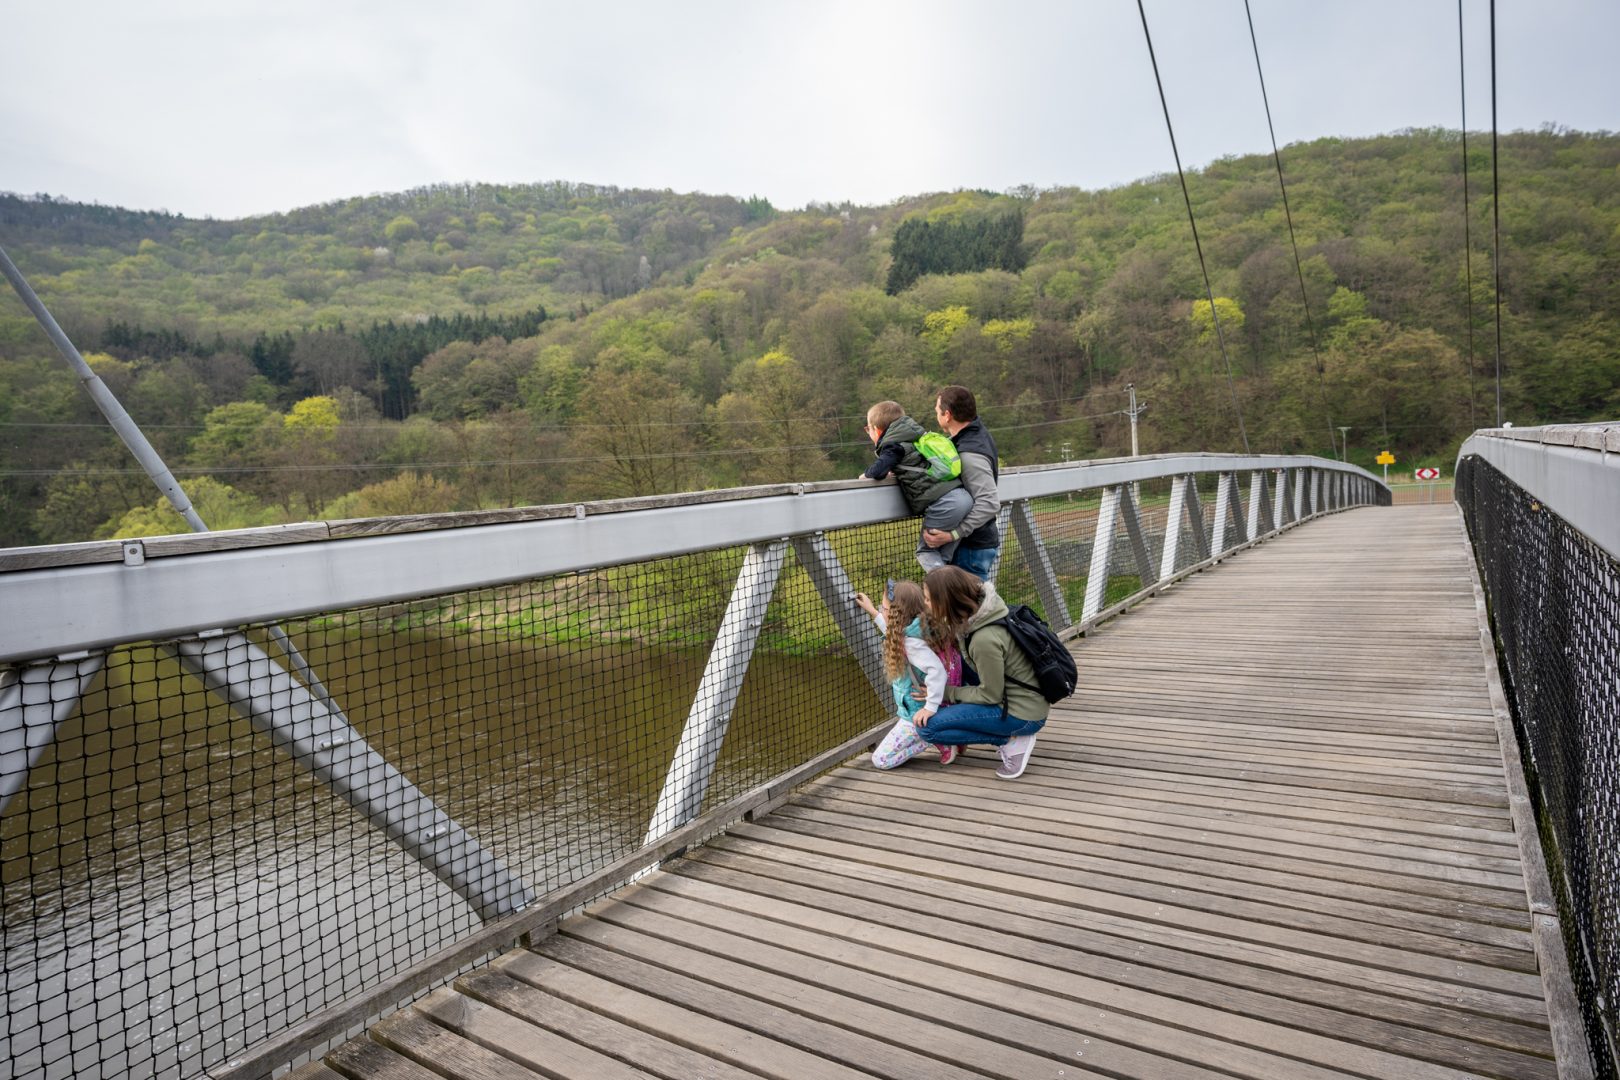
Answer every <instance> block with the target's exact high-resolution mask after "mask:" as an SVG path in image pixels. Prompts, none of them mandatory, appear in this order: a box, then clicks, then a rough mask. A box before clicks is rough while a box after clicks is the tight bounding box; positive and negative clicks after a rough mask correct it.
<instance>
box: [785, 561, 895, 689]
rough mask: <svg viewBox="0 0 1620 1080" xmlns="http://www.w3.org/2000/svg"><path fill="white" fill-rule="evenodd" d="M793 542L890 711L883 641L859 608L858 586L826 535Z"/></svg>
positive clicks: (806, 571)
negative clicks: (884, 669)
mask: <svg viewBox="0 0 1620 1080" xmlns="http://www.w3.org/2000/svg"><path fill="white" fill-rule="evenodd" d="M792 542H793V552H794V554H795V555H797V556H798V558H799V565H800V566H802V567H804V572H805V573H807V574H809V575H810V583H811V584H812V585H814V586H815V587H816V594H817V595H818V596H820V597H821V602H822V603H823V604H825V605H827V612H828V613H829V614H830V615H832V617H833V622H834V623H836V624H837V625H838V629H839V632H840V633H842V634H843V635H844V643H845V644H846V645H848V646H849V651H850V652H851V653H853V654H854V655H855V659H856V661H857V662H859V664H860V665H861V671H862V672H864V673H865V675H866V681H867V682H869V683H871V684H872V692H873V693H875V694H876V695H877V696H878V699H879V700H880V701H882V702H883V707H884V708H885V709H887V708H889V706H890V703H891V702H892V701H893V698H892V697H891V696H890V693H889V677H888V676H887V675H885V674H884V673H883V639H882V637H881V636H880V635H879V634H878V632H877V626H876V624H875V623H873V622H872V620H871V619H870V618H868V617H867V615H866V612H864V611H862V610H861V609H860V608H858V607H856V606H855V599H854V597H855V586H854V585H853V584H852V583H851V582H850V580H849V575H848V574H846V573H845V572H844V567H843V564H842V563H840V562H839V561H838V555H837V553H836V552H834V551H833V549H832V545H831V544H829V543H828V542H827V537H826V535H825V534H823V533H816V534H814V535H812V536H795V537H794V538H793V541H792Z"/></svg>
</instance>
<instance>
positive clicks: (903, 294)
mask: <svg viewBox="0 0 1620 1080" xmlns="http://www.w3.org/2000/svg"><path fill="white" fill-rule="evenodd" d="M1489 148H1490V140H1489V138H1488V137H1478V138H1476V137H1474V136H1470V139H1469V152H1470V155H1471V161H1470V165H1469V169H1470V176H1471V180H1470V209H1471V221H1470V222H1469V223H1468V229H1469V232H1470V233H1471V248H1472V255H1471V262H1472V279H1473V298H1472V299H1473V318H1472V324H1470V321H1469V315H1468V312H1469V304H1468V301H1469V297H1468V293H1467V289H1466V281H1467V273H1466V264H1467V262H1468V261H1469V259H1468V251H1469V249H1468V248H1467V247H1465V243H1464V215H1463V161H1462V154H1461V141H1460V138H1459V136H1458V134H1457V133H1456V132H1445V131H1415V132H1403V133H1400V134H1396V135H1390V136H1385V137H1380V138H1375V139H1360V140H1339V139H1323V140H1319V141H1316V142H1312V143H1307V144H1299V145H1295V146H1291V147H1288V148H1286V149H1285V150H1284V151H1283V153H1282V158H1283V164H1284V168H1285V170H1286V179H1287V181H1288V198H1289V206H1290V209H1291V212H1292V218H1293V225H1294V229H1295V232H1296V234H1297V237H1298V243H1299V248H1300V256H1301V259H1302V263H1301V264H1300V265H1299V266H1298V267H1297V268H1296V263H1295V261H1294V257H1293V254H1292V249H1291V248H1290V245H1289V236H1288V227H1287V222H1286V221H1285V218H1284V210H1283V202H1282V199H1281V196H1280V193H1279V190H1278V183H1277V176H1276V173H1275V167H1274V164H1273V161H1272V158H1271V157H1270V156H1269V155H1265V156H1252V157H1243V158H1233V159H1228V160H1223V161H1220V162H1217V163H1215V164H1213V165H1211V166H1210V167H1208V168H1207V169H1204V170H1202V171H1200V172H1196V173H1192V174H1189V176H1188V183H1189V185H1190V189H1191V196H1192V201H1193V205H1194V210H1195V213H1196V215H1197V219H1198V232H1199V237H1200V239H1201V241H1202V245H1203V252H1204V256H1205V259H1206V261H1207V263H1208V266H1209V272H1210V274H1211V277H1212V281H1213V289H1214V293H1215V296H1216V303H1215V312H1216V314H1217V315H1218V316H1219V327H1220V331H1221V332H1220V333H1219V334H1217V333H1216V325H1215V320H1214V319H1212V318H1211V312H1210V305H1209V303H1208V301H1207V300H1206V299H1205V298H1204V285H1203V279H1202V277H1201V275H1200V271H1199V264H1198V259H1197V256H1196V254H1195V252H1194V247H1193V242H1192V234H1191V231H1190V229H1189V227H1188V224H1187V217H1186V211H1185V207H1184V204H1183V201H1182V194H1181V188H1180V185H1179V183H1178V181H1177V179H1176V177H1175V176H1174V175H1173V174H1171V175H1168V176H1160V177H1154V178H1150V179H1147V180H1144V181H1141V182H1139V183H1135V184H1130V185H1127V186H1124V187H1120V188H1116V189H1111V190H1106V191H1095V192H1088V191H1080V190H1075V189H1062V188H1060V189H1049V190H1048V189H1043V190H1035V189H1028V190H1019V191H1014V192H1008V193H1002V194H995V193H987V192H971V191H959V192H954V193H948V194H939V195H931V196H926V197H919V198H915V199H910V200H904V201H902V202H899V203H896V204H894V205H889V206H882V207H860V206H850V205H846V206H812V207H810V208H808V209H806V210H804V211H798V212H792V213H782V212H778V211H776V210H774V209H773V208H772V207H771V206H770V205H769V204H768V203H767V202H765V201H764V200H761V199H757V198H756V199H735V198H730V197H725V196H708V195H678V194H674V193H671V192H667V191H665V192H659V191H626V190H618V189H613V188H602V187H592V186H587V185H576V184H564V183H551V184H541V185H532V186H506V187H502V186H491V185H479V184H466V185H453V186H442V187H433V188H426V189H420V190H416V191H410V192H405V193H401V194H396V195H383V196H371V197H366V198H354V199H349V200H345V201H342V202H338V203H332V204H327V205H323V206H314V207H307V208H304V209H301V210H296V211H292V212H290V213H287V214H280V215H274V216H270V217H263V218H253V219H246V220H241V221H215V220H195V219H187V218H183V217H179V216H175V215H172V214H167V213H162V212H142V211H131V210H123V209H118V208H110V207H102V206H91V205H83V204H76V203H68V202H63V201H60V200H53V199H49V198H46V197H23V196H13V195H0V245H3V246H4V247H5V248H6V250H7V251H8V252H9V253H10V254H11V255H12V257H13V258H14V259H15V260H16V262H17V263H18V264H19V266H20V267H21V268H22V270H23V271H24V273H25V274H27V275H28V276H29V278H30V279H31V281H32V283H33V285H34V287H35V288H36V290H37V291H38V292H39V294H40V296H41V297H42V298H43V299H44V300H45V302H46V303H47V304H48V305H49V306H50V307H51V309H52V310H53V312H54V313H55V314H56V316H57V318H58V319H59V320H60V321H61V322H62V324H63V326H64V328H65V329H66V330H67V331H68V333H69V334H70V335H71V336H72V337H73V339H74V340H75V341H76V342H77V343H78V345H79V347H80V349H81V350H82V351H83V352H85V353H86V354H87V356H89V357H90V359H91V362H92V364H93V366H94V367H95V368H96V370H97V371H98V372H99V373H100V374H101V376H102V378H104V379H105V380H106V381H107V383H108V384H109V386H111V387H112V389H113V390H114V391H115V392H116V393H117V394H118V395H119V397H120V399H121V400H123V401H124V402H125V403H126V405H127V406H128V408H129V410H130V412H131V414H132V415H133V416H134V417H135V418H136V420H137V421H138V422H139V423H141V425H142V426H143V428H145V430H146V431H147V433H148V435H149V436H150V437H151V438H152V440H153V442H154V443H155V444H156V445H157V446H158V448H159V449H160V450H161V451H162V453H163V454H164V455H165V457H166V458H167V460H168V461H169V463H170V464H171V466H173V467H175V471H176V472H177V474H179V475H180V476H181V477H182V479H183V480H184V481H185V482H186V485H187V487H188V489H190V490H191V491H192V492H193V497H194V499H195V500H196V501H197V503H198V505H199V509H200V511H201V512H202V514H203V516H204V518H205V519H206V520H208V521H209V523H210V524H211V525H212V526H213V527H215V528H230V527H237V526H242V525H250V524H261V523H272V522H277V521H289V520H301V519H306V518H316V517H320V518H334V517H346V516H365V515H373V514H397V513H412V512H422V511H436V510H446V509H465V508H474V507H487V506H504V505H514V504H524V503H537V502H550V501H555V500H559V499H568V498H595V497H612V496H619V495H629V494H644V493H653V492H660V491H671V490H680V489H690V488H697V487H712V486H722V485H729V484H737V483H752V482H766V481H775V480H786V479H795V480H809V479H821V478H827V477H834V476H849V475H853V474H854V473H855V472H856V471H857V470H858V468H859V467H861V465H862V464H863V463H864V461H865V460H866V457H867V452H866V444H865V443H864V437H863V436H862V434H861V430H860V425H861V415H862V413H863V411H864V408H865V406H866V405H867V404H869V403H870V402H872V401H875V400H879V399H881V398H886V397H893V398H896V399H898V400H900V401H901V402H903V403H904V404H905V405H906V406H907V407H908V408H910V409H911V410H912V411H913V413H914V415H917V416H919V417H920V418H927V417H928V416H930V415H931V408H930V406H931V404H932V392H933V389H934V388H935V387H937V386H938V385H940V384H943V383H947V382H959V383H962V384H965V385H967V386H970V387H972V388H973V389H974V390H975V391H976V392H977V393H978V395H979V398H980V402H981V405H982V406H983V408H984V412H985V417H986V419H987V421H988V422H989V424H990V426H991V428H992V430H993V431H994V432H995V434H996V437H997V440H998V442H999V443H1000V444H1001V446H1002V449H1003V457H1004V459H1005V460H1007V461H1008V462H1010V463H1015V464H1017V463H1033V462H1040V461H1051V460H1058V459H1061V458H1063V457H1065V456H1067V457H1071V458H1078V457H1087V456H1102V455H1111V454H1118V453H1122V452H1125V451H1126V450H1128V447H1129V434H1128V428H1127V425H1126V422H1125V419H1124V417H1123V415H1122V413H1121V410H1123V409H1124V407H1125V403H1126V397H1125V393H1124V390H1125V386H1126V384H1127V383H1128V382H1134V384H1135V386H1136V390H1137V394H1138V397H1139V398H1140V399H1141V400H1142V401H1143V402H1145V403H1146V406H1147V411H1146V413H1145V414H1144V415H1143V417H1142V420H1141V441H1142V450H1143V452H1157V451H1164V450H1194V449H1208V450H1238V449H1241V448H1242V446H1241V442H1240V434H1239V432H1240V424H1239V416H1238V409H1237V408H1234V404H1233V398H1234V395H1235V397H1236V399H1237V403H1238V407H1239V408H1240V409H1241V416H1242V424H1241V429H1242V430H1243V431H1244V432H1246V434H1247V437H1248V441H1249V444H1250V446H1251V447H1252V448H1254V449H1255V450H1257V451H1286V452H1294V451H1303V452H1314V453H1319V454H1323V455H1329V454H1336V453H1337V448H1336V447H1334V445H1333V442H1332V441H1331V440H1332V439H1333V438H1334V437H1335V436H1336V435H1337V428H1338V427H1340V426H1347V427H1348V428H1349V429H1350V433H1349V437H1348V452H1349V456H1350V458H1351V459H1352V460H1355V461H1359V462H1361V463H1363V464H1370V463H1371V460H1372V457H1373V455H1374V454H1376V453H1377V452H1378V451H1379V450H1382V449H1385V448H1389V449H1392V450H1394V451H1395V452H1396V454H1397V455H1398V456H1399V457H1400V459H1401V462H1402V464H1403V465H1406V464H1408V463H1412V462H1417V461H1423V462H1433V463H1438V464H1449V455H1451V454H1453V453H1454V452H1455V448H1456V446H1457V445H1458V443H1459V441H1460V440H1461V439H1462V438H1463V437H1464V436H1465V435H1466V433H1467V432H1468V431H1470V430H1472V429H1473V428H1474V427H1475V426H1483V425H1486V424H1489V423H1492V422H1494V418H1495V409H1496V390H1495V382H1494V379H1495V371H1496V367H1497V333H1496V317H1495V310H1494V306H1493V273H1494V266H1493V259H1492V244H1491V238H1492V210H1493V206H1492V200H1491V197H1490V187H1489V182H1490V169H1491V162H1490V156H1489ZM1500 171H1501V184H1502V192H1501V205H1500V215H1501V231H1502V247H1503V256H1502V266H1501V276H1502V287H1503V292H1504V297H1505V306H1504V309H1503V311H1502V315H1501V366H1502V374H1503V379H1502V394H1503V402H1504V413H1505V415H1506V417H1507V418H1508V419H1510V420H1512V421H1513V422H1515V423H1516V424H1520V425H1525V424H1532V423H1537V422H1551V421H1572V420H1580V419H1589V418H1594V417H1599V416H1605V415H1613V413H1615V412H1616V411H1620V136H1616V135H1612V134H1608V133H1599V134H1582V133H1575V132H1565V131H1553V130H1548V131H1542V132H1536V133H1515V134H1511V135H1508V136H1504V137H1503V138H1502V140H1501V161H1500ZM1302 279H1303V297H1302V288H1301V286H1302ZM1222 339H1224V342H1225V347H1226V355H1225V357H1223V355H1222V352H1221V349H1220V342H1221V340H1222ZM1228 366H1230V370H1231V378H1232V382H1231V385H1230V386H1229V384H1228V375H1227V371H1228ZM166 531H183V527H182V526H181V523H180V521H179V519H178V517H176V516H174V515H172V514H170V513H169V512H168V511H166V510H164V509H162V508H161V507H159V506H157V505H156V499H155V496H154V492H153V490H152V488H151V487H150V485H149V483H148V482H147V481H146V480H145V479H144V477H142V476H141V475H140V474H139V472H138V470H136V469H135V467H134V464H133V462H132V461H131V460H130V459H129V457H128V455H127V453H126V452H125V451H123V450H122V449H121V448H120V447H119V446H118V444H117V443H116V441H115V440H114V438H113V437H112V436H111V434H110V433H109V432H108V431H107V430H106V428H105V425H104V424H103V423H102V422H101V421H100V419H99V416H98V415H97V414H96V413H95V411H94V409H93V407H92V406H91V405H90V404H89V401H88V399H87V397H86V396H85V395H84V393H83V392H82V390H81V389H80V388H79V387H78V384H77V381H76V380H75V379H74V378H73V376H72V373H71V371H70V370H69V369H68V367H67V365H66V364H65V363H64V362H63V361H62V360H61V359H60V358H59V357H57V356H56V355H55V354H54V351H53V350H52V349H51V348H50V346H49V344H48V342H47V341H46V339H45V337H44V335H43V334H42V333H41V332H40V331H39V330H38V328H37V327H36V326H35V325H34V324H33V321H32V319H31V318H30V317H29V316H28V315H27V313H26V311H25V310H24V309H23V307H22V305H21V304H20V303H19V302H18V301H17V300H16V298H15V297H13V296H11V295H10V294H9V292H7V293H6V294H5V295H4V296H3V297H0V545H19V544H29V543H49V542H65V541H72V540H84V539H91V538H94V537H103V536H112V535H138V534H142V533H151V532H166Z"/></svg>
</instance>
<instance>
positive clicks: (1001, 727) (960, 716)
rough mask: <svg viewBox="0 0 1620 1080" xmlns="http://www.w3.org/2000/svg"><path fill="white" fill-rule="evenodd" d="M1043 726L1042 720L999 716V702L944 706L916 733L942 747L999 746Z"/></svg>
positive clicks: (1044, 723) (1034, 731)
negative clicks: (995, 703)
mask: <svg viewBox="0 0 1620 1080" xmlns="http://www.w3.org/2000/svg"><path fill="white" fill-rule="evenodd" d="M1045 726H1046V721H1045V720H1020V719H1018V717H1016V716H1002V715H1001V706H1000V705H966V704H962V705H947V706H945V707H944V708H943V709H941V710H939V712H937V713H935V714H934V715H933V716H931V717H929V718H928V724H927V726H926V727H920V728H918V729H917V734H919V735H921V736H922V737H923V738H924V739H926V740H928V741H929V742H931V743H934V744H935V745H936V746H937V745H944V746H967V745H969V744H984V743H987V744H989V745H990V746H1001V745H1002V744H1003V743H1005V742H1006V741H1007V740H1008V739H1010V738H1012V737H1013V736H1014V735H1033V734H1035V733H1036V732H1037V731H1039V730H1041V728H1043V727H1045Z"/></svg>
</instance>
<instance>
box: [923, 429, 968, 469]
mask: <svg viewBox="0 0 1620 1080" xmlns="http://www.w3.org/2000/svg"><path fill="white" fill-rule="evenodd" d="M913 445H915V446H916V447H917V453H919V454H921V455H922V459H923V462H924V464H925V465H927V474H928V479H930V480H955V479H956V478H957V477H959V476H961V475H962V458H961V455H959V454H958V453H957V452H956V444H955V443H953V442H951V440H950V439H949V438H948V437H947V436H944V435H941V434H940V433H939V432H937V431H928V432H924V433H923V434H922V436H921V437H920V438H918V439H917V441H916V443H914V444H913Z"/></svg>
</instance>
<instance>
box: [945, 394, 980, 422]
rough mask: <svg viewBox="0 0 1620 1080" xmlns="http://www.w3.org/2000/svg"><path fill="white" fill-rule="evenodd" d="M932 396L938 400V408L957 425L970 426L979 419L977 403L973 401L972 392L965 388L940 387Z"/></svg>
mask: <svg viewBox="0 0 1620 1080" xmlns="http://www.w3.org/2000/svg"><path fill="white" fill-rule="evenodd" d="M934 396H935V397H937V398H939V407H940V408H942V409H944V410H945V411H946V412H948V413H950V414H951V419H952V420H955V421H956V422H957V423H959V424H971V423H973V421H975V420H977V419H978V418H979V405H978V402H976V401H974V400H973V391H971V390H969V389H968V388H967V387H965V386H942V387H940V388H939V393H938V394H936V395H934Z"/></svg>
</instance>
